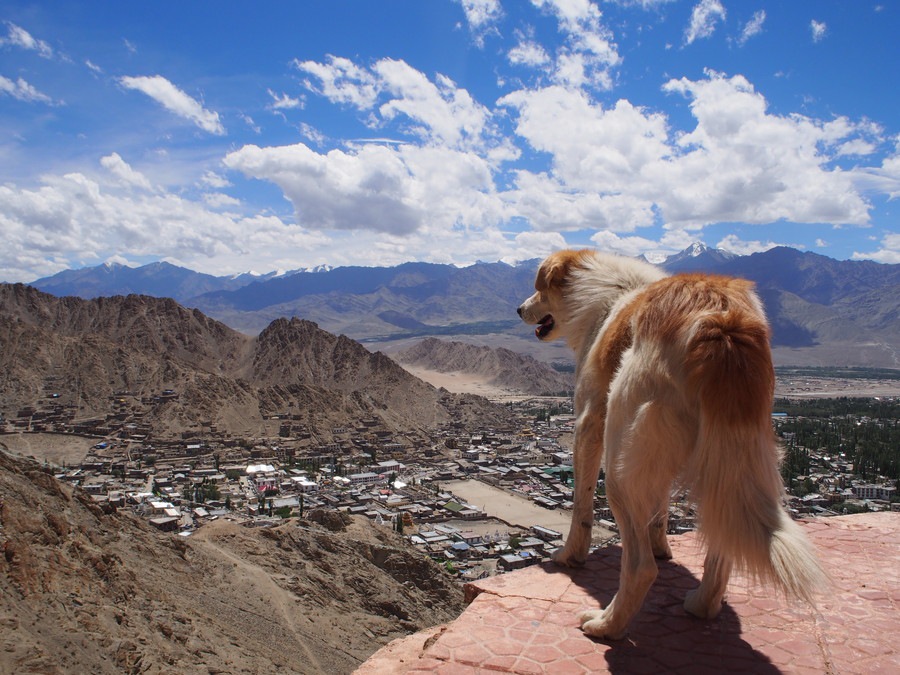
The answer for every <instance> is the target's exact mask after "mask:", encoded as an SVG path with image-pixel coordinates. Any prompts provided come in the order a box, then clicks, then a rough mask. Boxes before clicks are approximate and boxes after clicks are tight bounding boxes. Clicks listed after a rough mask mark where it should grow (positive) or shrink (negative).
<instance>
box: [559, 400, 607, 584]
mask: <svg viewBox="0 0 900 675" xmlns="http://www.w3.org/2000/svg"><path fill="white" fill-rule="evenodd" d="M573 459H574V463H575V466H574V472H575V494H574V496H573V508H572V522H571V525H570V526H569V534H568V536H567V537H566V544H565V546H563V548H560V549H557V550H556V551H554V552H553V555H552V559H553V562H555V563H558V564H560V565H566V566H568V567H578V566H580V565H583V564H584V561H585V560H586V559H587V555H588V549H589V548H590V546H591V531H592V529H593V527H594V493H595V492H596V491H597V478H598V477H599V476H600V464H601V461H602V459H603V416H602V415H593V414H591V411H590V409H588V410H585V411H584V412H582V413H581V414H580V415H579V418H578V422H577V425H576V429H575V452H574V458H573Z"/></svg>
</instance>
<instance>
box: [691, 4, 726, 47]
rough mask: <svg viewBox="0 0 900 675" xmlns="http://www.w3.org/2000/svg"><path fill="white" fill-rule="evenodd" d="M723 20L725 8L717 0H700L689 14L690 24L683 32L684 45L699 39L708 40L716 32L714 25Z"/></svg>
mask: <svg viewBox="0 0 900 675" xmlns="http://www.w3.org/2000/svg"><path fill="white" fill-rule="evenodd" d="M724 19H725V7H723V6H722V3H721V2H720V1H719V0H700V2H698V3H697V4H696V5H695V6H694V9H693V11H692V12H691V22H690V24H688V27H687V28H686V29H685V31H684V42H685V44H688V45H689V44H691V43H693V42H694V40H697V39H699V38H708V37H710V36H711V35H712V34H713V33H714V32H715V30H716V24H717V23H718V22H719V21H721V20H724Z"/></svg>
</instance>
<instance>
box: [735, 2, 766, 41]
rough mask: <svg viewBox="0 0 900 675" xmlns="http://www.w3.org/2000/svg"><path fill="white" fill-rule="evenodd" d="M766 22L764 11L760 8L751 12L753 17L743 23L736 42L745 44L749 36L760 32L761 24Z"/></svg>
mask: <svg viewBox="0 0 900 675" xmlns="http://www.w3.org/2000/svg"><path fill="white" fill-rule="evenodd" d="M765 22H766V12H765V10H763V9H761V10H759V11H757V12H754V13H753V17H752V18H751V19H750V20H749V21H748V22H747V23H746V24H744V28H743V29H742V30H741V35H740V37H739V38H738V44H741V45H743V44H745V43H746V42H747V40H749V39H750V38H752V37H754V36H756V35H759V34H760V33H761V32H762V29H763V24H764V23H765Z"/></svg>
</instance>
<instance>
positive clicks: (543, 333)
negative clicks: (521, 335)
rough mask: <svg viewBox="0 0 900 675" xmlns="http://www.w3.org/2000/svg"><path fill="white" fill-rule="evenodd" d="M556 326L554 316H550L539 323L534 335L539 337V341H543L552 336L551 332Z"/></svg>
mask: <svg viewBox="0 0 900 675" xmlns="http://www.w3.org/2000/svg"><path fill="white" fill-rule="evenodd" d="M555 325H556V324H555V323H554V322H553V315H552V314H548V315H547V316H545V317H544V318H543V319H541V320H540V321H539V322H538V326H537V328H535V329H534V334H535V335H537V337H538V339H539V340H543V339H544V338H545V337H547V335H549V334H550V331H551V330H553V326H555Z"/></svg>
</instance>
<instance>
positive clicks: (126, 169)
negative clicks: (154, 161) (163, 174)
mask: <svg viewBox="0 0 900 675" xmlns="http://www.w3.org/2000/svg"><path fill="white" fill-rule="evenodd" d="M100 164H101V165H102V166H103V168H105V169H106V170H107V171H109V172H110V173H111V174H113V175H114V176H116V177H117V178H118V179H119V180H120V181H121V183H122V184H124V185H131V186H134V187H138V188H141V189H142V190H152V189H153V186H152V185H150V181H149V180H147V178H146V176H144V175H143V174H142V173H140V172H138V171H135V170H134V169H132V168H131V166H130V165H129V164H128V163H127V162H125V160H124V159H122V158H121V157H120V156H119V154H118V153H116V152H114V153H112V154H111V155H107V156H106V157H101V158H100Z"/></svg>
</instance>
